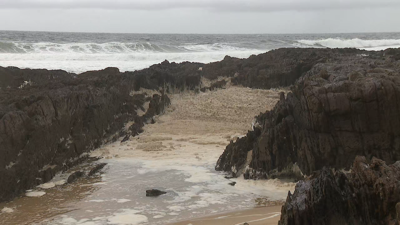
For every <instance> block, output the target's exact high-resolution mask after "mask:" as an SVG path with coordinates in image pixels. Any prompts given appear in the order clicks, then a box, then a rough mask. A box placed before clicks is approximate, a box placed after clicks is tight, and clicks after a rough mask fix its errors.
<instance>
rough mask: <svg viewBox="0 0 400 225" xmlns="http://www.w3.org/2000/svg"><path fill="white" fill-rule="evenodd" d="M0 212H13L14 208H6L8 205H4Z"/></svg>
mask: <svg viewBox="0 0 400 225" xmlns="http://www.w3.org/2000/svg"><path fill="white" fill-rule="evenodd" d="M1 212H2V213H13V212H14V209H12V208H8V207H4V208H3V209H2V210H1Z"/></svg>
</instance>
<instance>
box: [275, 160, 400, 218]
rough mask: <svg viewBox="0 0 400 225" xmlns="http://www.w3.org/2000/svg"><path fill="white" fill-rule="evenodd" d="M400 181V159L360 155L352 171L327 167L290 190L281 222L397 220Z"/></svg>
mask: <svg viewBox="0 0 400 225" xmlns="http://www.w3.org/2000/svg"><path fill="white" fill-rule="evenodd" d="M399 181H400V161H397V162H396V163H394V164H392V165H386V163H385V162H384V161H382V160H380V159H377V158H373V159H372V160H371V162H368V161H367V160H366V158H365V157H357V158H356V159H355V161H354V164H353V167H352V170H351V172H349V173H343V172H341V171H335V170H331V169H327V168H324V169H323V170H322V171H320V172H319V174H317V175H314V176H313V177H312V178H310V179H307V180H305V181H300V182H299V183H298V184H297V185H296V190H295V192H294V194H293V195H292V194H290V192H289V195H288V197H287V200H286V203H285V204H284V205H283V207H282V215H281V220H280V222H279V224H280V225H313V224H318V225H339V224H366V225H368V224H382V225H383V224H393V225H394V224H398V222H400V221H399V220H398V219H399V218H398V212H399V205H400V182H399ZM396 222H397V223H396Z"/></svg>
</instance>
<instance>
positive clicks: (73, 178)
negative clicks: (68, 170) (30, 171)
mask: <svg viewBox="0 0 400 225" xmlns="http://www.w3.org/2000/svg"><path fill="white" fill-rule="evenodd" d="M84 175H85V173H84V172H82V171H76V172H74V173H72V174H71V175H69V177H68V179H67V183H68V184H70V183H73V182H75V181H76V180H78V179H79V178H81V177H83V176H84Z"/></svg>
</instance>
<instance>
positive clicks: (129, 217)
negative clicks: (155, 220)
mask: <svg viewBox="0 0 400 225" xmlns="http://www.w3.org/2000/svg"><path fill="white" fill-rule="evenodd" d="M139 212H140V211H137V210H133V209H123V210H121V212H118V213H114V214H113V216H111V217H109V218H108V224H116V225H136V224H142V223H146V222H147V221H148V219H147V217H146V216H144V215H140V214H137V213H139Z"/></svg>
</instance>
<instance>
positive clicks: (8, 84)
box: [0, 62, 200, 202]
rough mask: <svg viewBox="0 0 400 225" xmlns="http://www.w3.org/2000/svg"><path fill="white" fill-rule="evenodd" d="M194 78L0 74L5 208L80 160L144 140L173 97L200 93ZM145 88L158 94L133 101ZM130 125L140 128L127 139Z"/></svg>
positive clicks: (186, 71)
mask: <svg viewBox="0 0 400 225" xmlns="http://www.w3.org/2000/svg"><path fill="white" fill-rule="evenodd" d="M197 70H198V65H197V64H194V63H193V64H188V63H182V64H175V63H168V62H164V63H162V64H158V65H154V66H152V67H150V68H148V69H145V70H142V71H135V72H125V73H120V72H119V70H118V69H117V68H107V69H105V70H101V71H90V72H85V73H82V74H80V75H76V74H69V73H67V72H64V71H49V70H30V69H18V68H14V67H9V68H2V67H0V81H1V82H0V146H1V148H0V155H1V156H2V157H0V202H1V201H5V200H10V199H12V198H13V197H16V196H18V195H19V194H21V193H23V192H24V190H27V189H31V188H33V187H34V186H36V185H38V184H40V183H42V182H46V181H49V180H50V179H51V178H52V177H53V176H54V175H55V173H56V172H59V171H61V170H66V169H68V168H70V167H71V166H73V165H76V164H77V163H80V162H82V161H84V160H85V159H86V158H87V157H85V154H83V153H85V152H88V151H90V150H92V149H95V148H97V147H99V146H100V145H101V144H104V143H107V142H110V141H116V140H117V139H118V138H119V137H121V136H126V135H136V134H138V133H140V132H142V127H143V126H144V125H145V123H146V122H147V120H150V121H151V120H152V118H153V117H154V116H155V115H158V114H160V113H162V112H163V111H164V108H165V107H166V106H168V105H169V104H170V100H169V98H168V96H167V94H168V93H170V92H172V91H180V90H194V89H195V88H196V87H199V86H200V83H199V82H200V74H199V73H198V71H197ZM143 88H145V89H151V90H153V93H154V91H156V92H158V93H159V94H156V95H153V96H150V97H148V96H147V97H146V94H145V93H146V91H141V92H140V93H141V94H135V92H134V91H135V90H137V91H138V90H141V89H143ZM132 93H133V94H132ZM146 102H149V109H147V111H146V112H145V115H143V116H139V115H138V114H137V110H139V109H144V108H143V105H144V104H146ZM129 121H137V122H138V123H135V124H134V125H133V126H132V127H131V128H130V129H129V130H128V131H125V130H124V129H123V128H124V126H125V124H126V123H127V122H129ZM127 132H128V133H127ZM82 156H84V157H82Z"/></svg>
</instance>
